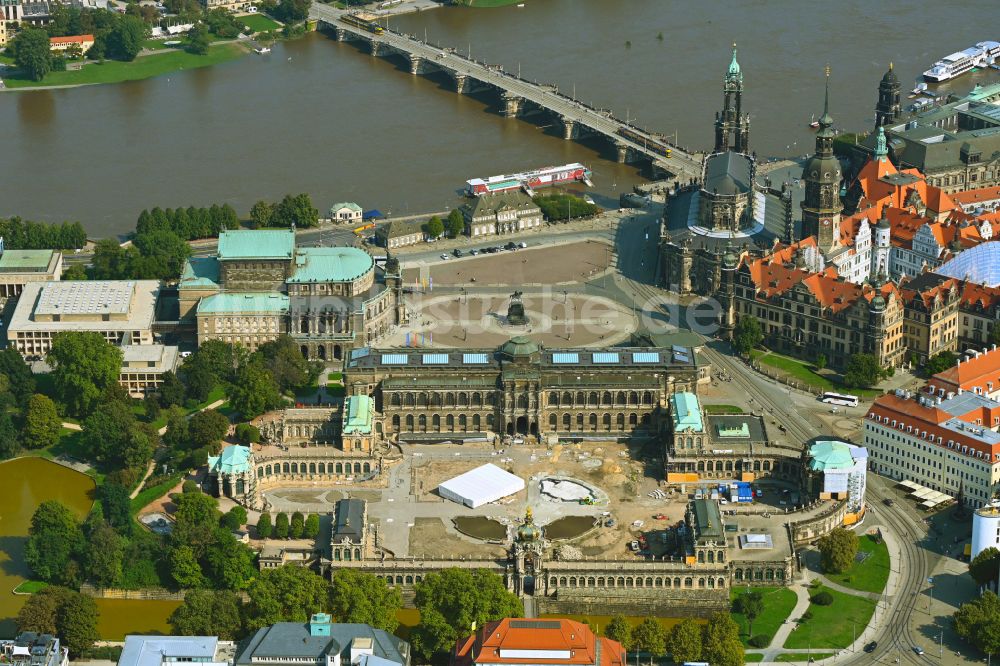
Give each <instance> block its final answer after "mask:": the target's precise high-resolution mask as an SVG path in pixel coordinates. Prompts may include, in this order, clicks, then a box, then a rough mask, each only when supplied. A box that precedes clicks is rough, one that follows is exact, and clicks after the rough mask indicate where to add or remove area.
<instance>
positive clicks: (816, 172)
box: [802, 67, 843, 252]
mask: <svg viewBox="0 0 1000 666" xmlns="http://www.w3.org/2000/svg"><path fill="white" fill-rule="evenodd" d="M836 135H837V133H836V132H835V131H834V129H833V118H832V117H831V116H830V68H829V67H827V68H826V97H825V99H824V102H823V115H822V116H821V117H820V119H819V131H817V132H816V153H815V154H814V155H813V156H812V157H811V158H810V159H809V161H808V162H806V166H805V168H804V169H803V170H802V181H803V182H804V183H805V188H806V192H805V198H804V199H803V201H802V235H803V236H816V241H817V245H818V246H819V249H820V251H821V252H822V251H826V250H828V249H830V248H832V247H833V246H834V245H835V244H836V243H837V242H838V241H839V240H840V213H841V210H842V208H843V206H842V205H841V202H840V179H841V173H840V162H839V161H838V160H837V158H836V157H834V155H833V139H834V137H835V136H836Z"/></svg>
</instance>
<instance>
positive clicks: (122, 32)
mask: <svg viewBox="0 0 1000 666" xmlns="http://www.w3.org/2000/svg"><path fill="white" fill-rule="evenodd" d="M149 35H150V27H149V26H148V25H146V23H145V22H144V21H143V20H142V19H140V18H138V17H135V16H123V17H122V18H121V19H120V20H119V21H118V23H117V25H115V27H114V28H113V29H112V30H111V32H110V33H109V34H108V38H107V50H108V54H109V55H110V56H111V57H112V58H115V59H116V60H125V61H128V62H131V61H132V60H135V57H136V56H137V55H139V51H141V50H142V43H143V42H144V41H145V40H146V39H147V38H148V37H149Z"/></svg>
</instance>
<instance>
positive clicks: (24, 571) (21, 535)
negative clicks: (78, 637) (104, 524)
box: [0, 458, 180, 640]
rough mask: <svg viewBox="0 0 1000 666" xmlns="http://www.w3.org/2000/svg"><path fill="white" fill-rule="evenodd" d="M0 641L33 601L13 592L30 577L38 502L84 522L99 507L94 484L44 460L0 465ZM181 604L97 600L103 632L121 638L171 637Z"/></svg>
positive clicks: (13, 629) (33, 459)
mask: <svg viewBox="0 0 1000 666" xmlns="http://www.w3.org/2000/svg"><path fill="white" fill-rule="evenodd" d="M0 488H3V495H2V496H0V637H3V638H8V637H12V636H13V635H14V633H15V627H14V617H15V616H16V615H17V611H18V610H19V609H20V608H21V606H22V605H23V604H24V601H25V600H26V599H27V598H28V597H26V596H22V595H15V594H14V593H13V590H14V588H15V587H17V586H18V585H19V584H20V583H21V582H22V581H23V580H25V579H26V578H28V576H29V575H30V571H29V570H28V567H27V565H25V563H24V544H25V541H26V537H27V535H28V528H29V527H30V525H31V516H32V514H33V513H34V512H35V509H36V508H37V507H38V505H39V504H41V503H42V502H45V501H48V500H59V501H60V502H62V503H63V504H65V505H66V506H68V507H69V508H70V510H72V511H73V513H75V514H76V515H77V516H78V517H79V518H80V519H81V520H82V519H83V518H84V517H85V516H86V515H87V514H88V513H89V512H90V508H91V506H92V505H93V503H94V482H93V480H92V479H91V478H90V477H88V476H86V475H85V474H81V473H80V472H76V471H74V470H71V469H69V468H67V467H63V466H61V465H57V464H55V463H53V462H49V461H48V460H43V459H42V458H18V459H17V460H11V461H8V462H5V463H2V464H0ZM179 604H180V602H177V601H133V600H123V599H97V608H98V610H99V611H100V618H99V620H98V627H97V628H98V631H99V633H100V635H101V637H102V638H105V639H111V640H120V639H122V638H124V636H125V634H127V633H169V627H168V626H167V623H166V618H167V616H168V615H170V613H171V612H172V611H173V609H174V608H176V607H177V606H178V605H179Z"/></svg>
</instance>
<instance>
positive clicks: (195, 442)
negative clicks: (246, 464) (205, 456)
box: [188, 409, 229, 451]
mask: <svg viewBox="0 0 1000 666" xmlns="http://www.w3.org/2000/svg"><path fill="white" fill-rule="evenodd" d="M228 431H229V419H228V418H226V415H225V414H223V413H222V412H220V411H218V410H215V409H206V410H205V411H203V412H198V413H197V414H195V415H193V416H192V417H191V418H190V420H188V441H189V442H190V443H191V448H192V449H201V448H205V447H208V448H210V449H212V450H213V451H217V450H218V448H219V442H220V441H221V440H222V438H223V437H225V436H226V433H227V432H228Z"/></svg>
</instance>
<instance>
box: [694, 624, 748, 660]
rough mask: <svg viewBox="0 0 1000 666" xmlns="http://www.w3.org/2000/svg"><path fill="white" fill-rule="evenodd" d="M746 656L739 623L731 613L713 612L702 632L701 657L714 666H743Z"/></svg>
mask: <svg viewBox="0 0 1000 666" xmlns="http://www.w3.org/2000/svg"><path fill="white" fill-rule="evenodd" d="M744 657H745V653H744V651H743V643H741V642H740V628H739V625H737V624H736V621H735V620H733V618H732V617H730V615H729V613H726V612H724V611H718V612H716V613H712V615H711V616H710V617H709V618H708V624H706V625H705V628H704V630H703V633H702V654H701V658H702V659H704V660H705V661H707V662H709V663H710V664H712V666H742V664H743V662H744Z"/></svg>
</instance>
